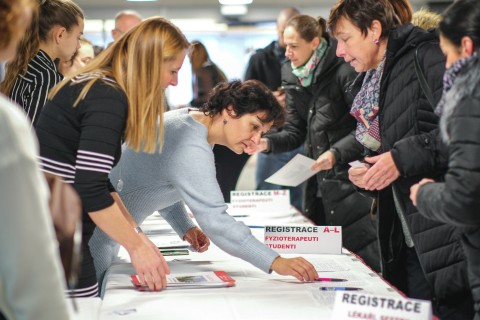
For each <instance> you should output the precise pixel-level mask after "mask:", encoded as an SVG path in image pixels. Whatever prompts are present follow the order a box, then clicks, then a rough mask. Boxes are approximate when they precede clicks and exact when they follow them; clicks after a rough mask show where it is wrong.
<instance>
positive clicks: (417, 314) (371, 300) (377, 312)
mask: <svg viewBox="0 0 480 320" xmlns="http://www.w3.org/2000/svg"><path fill="white" fill-rule="evenodd" d="M331 319H332V320H334V319H335V320H337V319H370V320H374V319H375V320H430V319H432V308H431V302H430V301H426V300H415V299H406V298H394V297H386V296H375V295H371V294H363V293H358V292H357V293H354V292H342V291H337V292H336V296H335V304H334V307H333V314H332V317H331Z"/></svg>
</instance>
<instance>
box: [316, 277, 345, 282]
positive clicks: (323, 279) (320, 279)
mask: <svg viewBox="0 0 480 320" xmlns="http://www.w3.org/2000/svg"><path fill="white" fill-rule="evenodd" d="M315 281H322V282H344V281H347V279H338V278H317V279H315Z"/></svg>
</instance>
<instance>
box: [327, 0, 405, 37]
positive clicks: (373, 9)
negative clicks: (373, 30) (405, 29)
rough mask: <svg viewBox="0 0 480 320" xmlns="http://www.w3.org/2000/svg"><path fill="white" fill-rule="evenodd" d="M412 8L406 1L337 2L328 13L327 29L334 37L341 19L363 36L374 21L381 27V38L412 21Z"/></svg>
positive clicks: (355, 0) (341, 0)
mask: <svg viewBox="0 0 480 320" xmlns="http://www.w3.org/2000/svg"><path fill="white" fill-rule="evenodd" d="M412 14H413V13H412V8H411V7H410V4H409V3H408V0H339V1H338V2H337V3H336V4H335V5H334V6H333V8H332V10H331V11H330V17H329V19H328V28H329V29H330V32H331V33H332V34H333V35H335V27H336V26H337V24H338V22H339V21H340V19H341V18H345V19H347V20H349V21H350V22H351V23H352V24H353V25H354V26H356V27H357V28H359V29H360V31H361V32H362V34H363V35H364V36H366V35H367V33H368V28H370V26H371V25H372V22H373V21H374V20H378V21H379V22H380V24H381V25H382V34H381V35H380V37H381V38H383V39H384V38H387V37H388V35H389V34H390V31H392V30H394V29H396V28H398V27H399V26H401V25H402V24H405V23H407V22H410V21H411V19H412Z"/></svg>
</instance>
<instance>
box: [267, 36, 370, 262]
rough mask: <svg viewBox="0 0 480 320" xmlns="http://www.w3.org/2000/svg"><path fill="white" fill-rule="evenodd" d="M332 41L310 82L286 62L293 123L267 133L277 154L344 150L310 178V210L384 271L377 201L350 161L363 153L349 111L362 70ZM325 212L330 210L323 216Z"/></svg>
mask: <svg viewBox="0 0 480 320" xmlns="http://www.w3.org/2000/svg"><path fill="white" fill-rule="evenodd" d="M328 41H329V47H328V49H327V51H326V53H325V56H324V57H323V59H322V60H321V61H320V62H319V64H318V65H317V67H316V69H315V70H314V80H313V81H312V84H311V85H310V86H308V87H302V86H301V85H300V83H299V81H298V78H297V77H296V76H295V75H294V74H293V73H292V67H291V63H290V61H286V62H285V63H284V64H283V66H282V87H283V89H284V90H285V92H286V105H287V121H286V123H285V125H284V127H283V130H282V131H281V132H278V133H275V134H271V135H267V136H266V137H267V138H268V139H269V140H270V150H271V152H274V153H277V152H285V151H290V150H293V149H295V148H297V147H299V146H300V145H301V144H303V143H305V153H306V155H307V156H308V157H310V158H313V159H317V158H318V157H319V156H320V155H321V154H322V153H324V152H325V151H327V150H329V149H330V148H335V149H336V150H337V151H338V154H339V155H341V156H340V159H337V164H336V165H335V167H334V168H333V169H332V170H328V171H321V172H320V173H318V174H317V175H316V176H314V177H312V178H311V179H309V180H308V182H307V186H306V190H305V193H304V197H305V199H304V200H305V201H304V212H305V214H306V215H307V216H308V217H309V218H310V219H311V220H313V221H314V222H315V223H317V224H326V225H337V226H342V229H343V234H344V237H343V245H344V246H345V247H346V248H347V249H349V250H351V251H353V252H355V253H356V254H358V255H359V256H361V257H362V258H363V259H364V260H365V262H367V264H369V265H370V266H371V267H372V268H374V269H377V270H378V269H379V256H378V245H377V241H376V240H377V238H376V229H375V226H374V223H373V222H372V219H371V217H370V214H369V213H370V207H371V202H372V201H371V199H369V198H366V197H363V196H362V195H359V194H357V193H356V192H355V189H354V188H353V185H352V184H351V183H350V181H349V180H348V173H347V171H348V164H346V163H347V162H348V161H349V160H350V159H354V158H358V157H359V155H360V154H361V152H362V147H361V145H360V144H359V143H358V142H356V141H355V140H354V139H353V138H352V136H351V135H350V133H351V132H352V130H353V129H354V128H355V119H354V118H353V117H352V116H351V115H350V114H349V110H350V105H351V102H352V99H351V96H350V95H348V94H347V93H346V89H347V88H348V87H349V85H350V83H351V82H352V81H353V80H354V79H355V77H356V76H357V73H356V72H355V71H354V70H353V69H352V68H351V67H350V66H349V65H348V64H347V63H345V62H344V61H343V59H341V58H338V57H337V56H336V54H335V50H336V41H335V40H334V39H328ZM319 206H320V207H323V210H322V209H320V208H319ZM322 211H323V212H325V214H320V213H321V212H322Z"/></svg>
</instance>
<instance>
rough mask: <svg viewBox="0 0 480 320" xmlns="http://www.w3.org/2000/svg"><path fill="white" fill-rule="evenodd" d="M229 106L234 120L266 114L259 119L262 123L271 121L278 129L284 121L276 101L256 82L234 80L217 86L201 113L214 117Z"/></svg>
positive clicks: (269, 92)
mask: <svg viewBox="0 0 480 320" xmlns="http://www.w3.org/2000/svg"><path fill="white" fill-rule="evenodd" d="M229 106H232V108H233V111H234V112H235V115H236V118H240V117H241V116H243V115H245V114H248V113H256V112H262V111H263V112H265V113H266V116H265V118H263V119H260V121H262V122H263V123H269V122H272V121H273V125H274V126H276V127H278V126H281V125H282V124H283V122H284V121H285V112H284V110H283V108H282V107H281V106H280V104H279V103H278V101H277V99H275V97H274V96H273V94H272V92H271V91H270V89H268V88H267V87H266V86H265V85H264V84H263V83H261V82H260V81H257V80H247V81H245V82H241V81H239V80H234V81H230V82H222V83H220V84H218V85H217V86H216V87H215V88H213V91H212V94H211V96H210V98H209V99H208V101H207V103H205V104H204V105H203V107H202V109H201V111H203V112H204V113H205V114H206V115H208V116H210V117H214V116H215V115H217V114H219V113H221V112H222V110H223V109H227V108H228V107H229Z"/></svg>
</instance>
